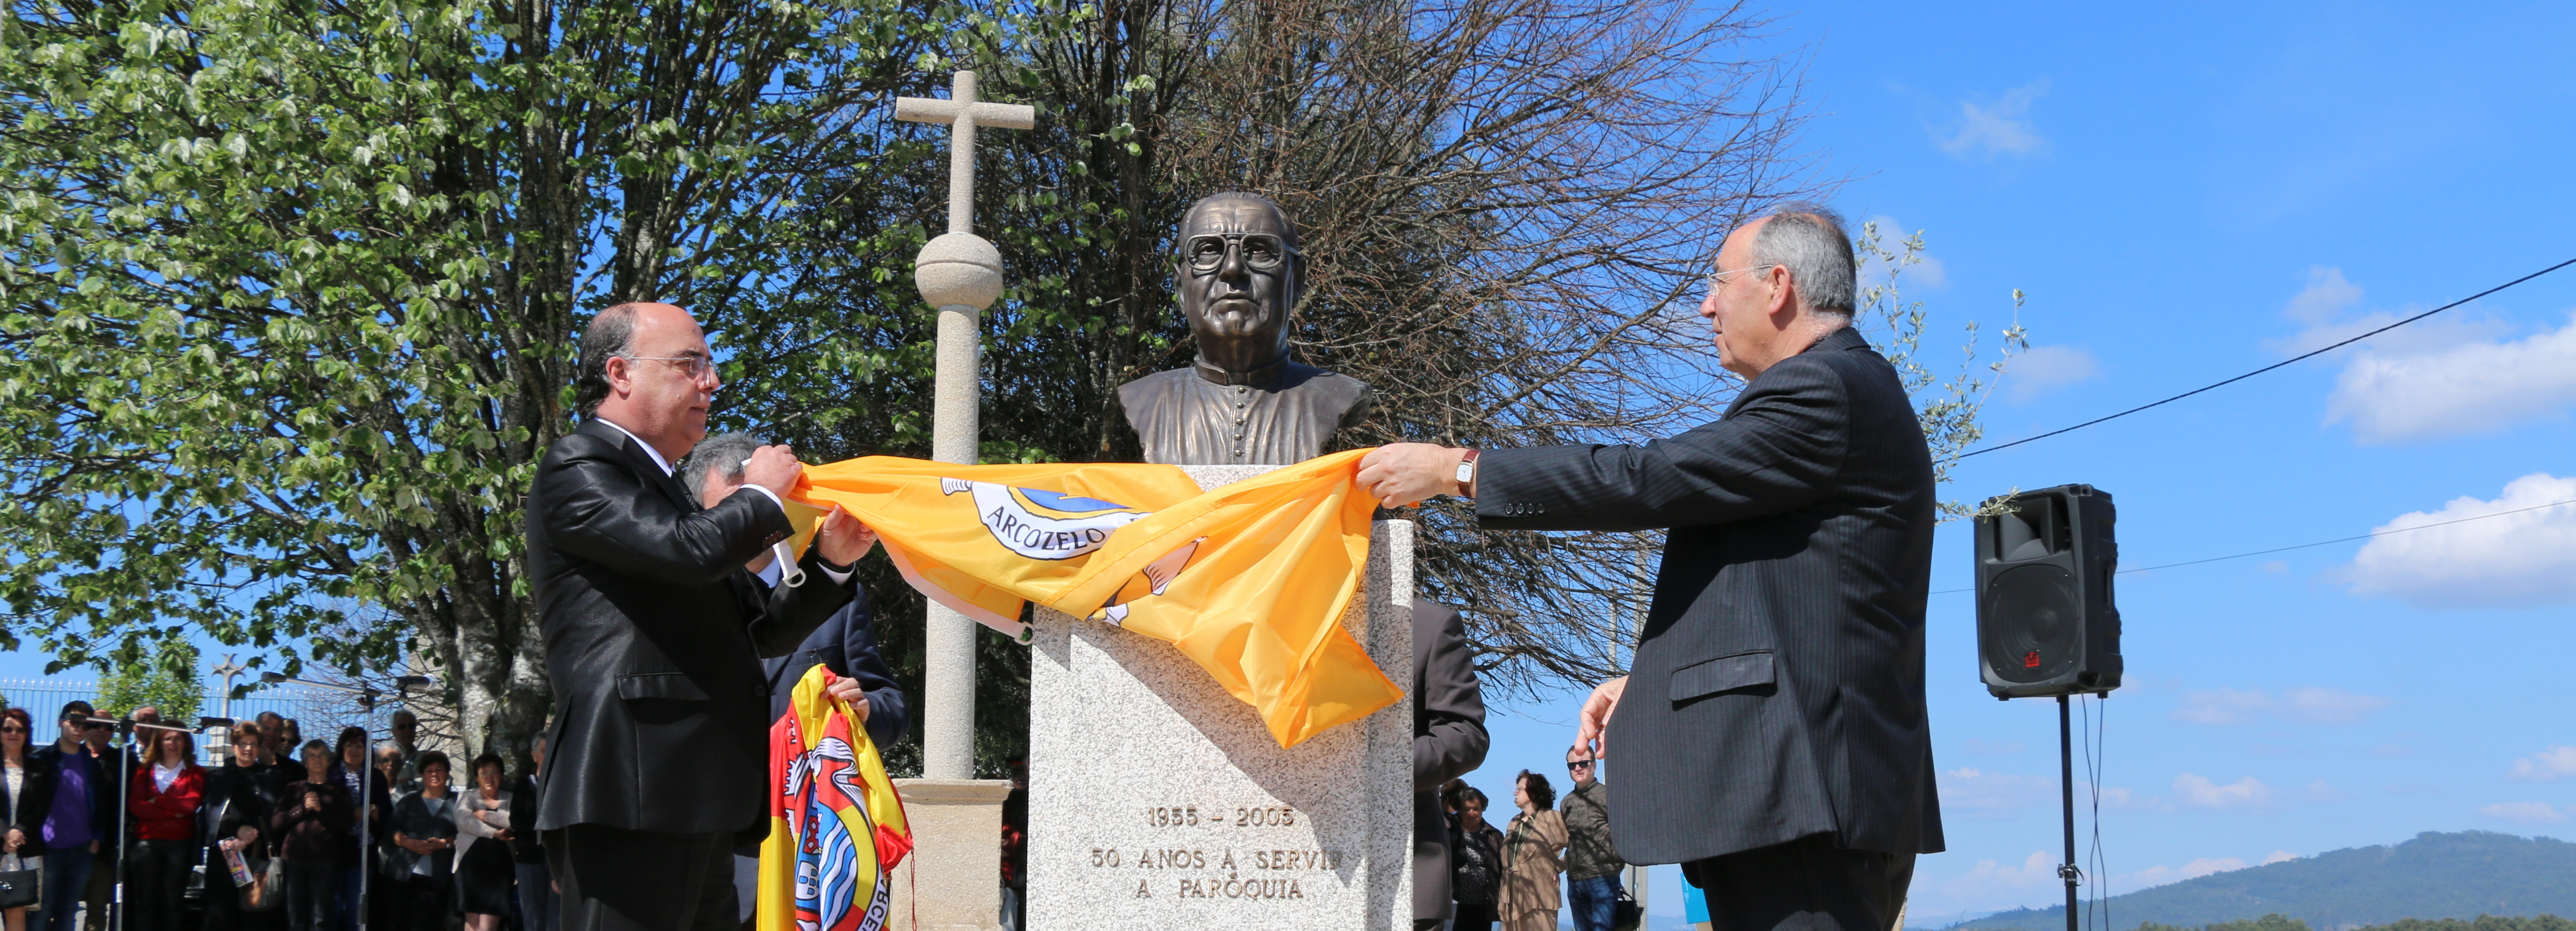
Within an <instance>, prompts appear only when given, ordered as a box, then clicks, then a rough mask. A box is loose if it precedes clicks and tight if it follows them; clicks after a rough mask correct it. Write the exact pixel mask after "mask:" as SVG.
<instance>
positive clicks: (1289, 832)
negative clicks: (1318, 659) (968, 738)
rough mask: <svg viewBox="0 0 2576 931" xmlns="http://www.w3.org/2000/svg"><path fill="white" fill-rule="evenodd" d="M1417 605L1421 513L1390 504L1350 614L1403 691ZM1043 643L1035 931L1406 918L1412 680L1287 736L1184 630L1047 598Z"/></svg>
mask: <svg viewBox="0 0 2576 931" xmlns="http://www.w3.org/2000/svg"><path fill="white" fill-rule="evenodd" d="M1271 468H1272V467H1269V466H1185V467H1183V470H1184V471H1186V472H1188V473H1189V474H1190V477H1191V478H1192V479H1195V480H1196V481H1197V482H1198V483H1199V485H1200V487H1202V488H1215V487H1218V486H1220V485H1224V484H1227V483H1229V482H1234V481H1239V480H1241V479H1245V478H1249V477H1251V476H1254V475H1259V474H1261V473H1263V472H1266V471H1269V470H1270V469H1271ZM1412 604H1413V524H1412V522H1410V521H1379V522H1377V523H1376V525H1375V526H1374V528H1373V529H1372V533H1371V535H1370V542H1369V562H1368V572H1367V579H1366V582H1365V583H1364V585H1363V586H1362V588H1361V590H1360V592H1359V594H1358V596H1357V597H1356V598H1355V599H1354V601H1353V603H1352V605H1351V606H1350V607H1349V608H1348V609H1347V610H1345V611H1344V613H1343V616H1342V623H1343V626H1344V627H1345V628H1347V629H1348V630H1349V631H1350V632H1351V634H1352V636H1354V637H1356V638H1358V640H1359V642H1360V644H1361V645H1362V646H1363V647H1365V648H1367V650H1368V652H1369V655H1370V656H1371V657H1372V658H1374V659H1375V660H1376V662H1377V664H1378V668H1379V669H1381V670H1384V671H1385V672H1386V673H1387V675H1388V676H1389V677H1390V678H1393V679H1394V680H1395V681H1396V682H1397V683H1398V684H1400V685H1405V686H1406V687H1407V688H1408V691H1409V688H1410V683H1411V681H1412V671H1413V625H1412ZM1033 647H1034V649H1035V651H1036V653H1035V655H1034V656H1033V657H1032V659H1031V662H1030V683H1029V705H1030V711H1029V718H1030V722H1029V724H1030V726H1029V731H1030V734H1029V828H1028V847H1029V871H1028V906H1027V907H1028V928H1029V929H1030V931H1114V929H1130V928H1133V929H1148V928H1150V929H1173V928H1178V929H1201V928H1226V929H1230V931H1231V929H1262V928H1277V929H1292V928H1293V929H1299V931H1305V929H1331V931H1344V929H1347V931H1401V929H1407V928H1410V927H1412V896H1413V871H1412V865H1413V863H1412V850H1413V795H1412V792H1413V753H1412V746H1413V711H1412V702H1411V701H1410V700H1409V699H1408V700H1402V701H1398V702H1396V703H1395V704H1394V705H1391V706H1389V707H1387V708H1384V709H1381V710H1379V711H1378V712H1377V713H1376V714H1373V715H1370V716H1369V717H1367V718H1366V719H1363V720H1361V721H1357V722H1353V723H1350V724H1344V725H1342V726H1340V727H1336V728H1333V729H1331V730H1329V731H1326V732H1324V733H1323V734H1321V735H1318V736H1316V737H1315V738H1313V739H1310V740H1308V741H1306V742H1305V743H1303V744H1299V745H1298V746H1296V747H1294V748H1287V749H1282V748H1281V747H1280V746H1279V744H1278V742H1277V741H1276V740H1273V739H1272V738H1271V736H1270V732H1269V731H1268V730H1267V729H1265V728H1264V727H1263V726H1262V723H1261V718H1260V716H1259V715H1257V714H1255V713H1254V712H1253V709H1252V707H1251V706H1250V705H1246V704H1244V703H1243V702H1242V701H1239V700H1237V699H1236V698H1235V697H1234V696H1233V695H1230V694H1227V693H1226V691H1225V690H1224V689H1222V688H1219V687H1218V686H1217V684H1216V682H1215V681H1214V680H1213V679H1211V678H1210V677H1209V676H1208V674H1207V671H1206V670H1204V669H1201V668H1199V666H1198V665H1197V664H1196V663H1193V662H1191V661H1190V660H1189V659H1188V658H1187V657H1184V656H1182V655H1181V653H1180V651H1178V650H1176V649H1174V648H1173V647H1172V646H1171V645H1170V644H1166V643H1163V642H1161V641H1159V640H1154V639H1151V638H1148V637H1144V636H1140V635H1137V634H1133V633H1129V632H1127V631H1125V630H1122V629H1120V628H1118V627H1115V626H1112V625H1110V624H1106V623H1102V622H1099V621H1087V620H1082V619H1080V618H1074V617H1070V616H1067V615H1064V614H1060V613H1056V612H1052V611H1040V612H1038V616H1037V630H1036V640H1035V642H1034V644H1033Z"/></svg>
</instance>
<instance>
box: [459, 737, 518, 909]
mask: <svg viewBox="0 0 2576 931" xmlns="http://www.w3.org/2000/svg"><path fill="white" fill-rule="evenodd" d="M501 771H502V763H501V755H500V754H498V753H488V752H487V753H485V754H483V755H482V756H478V757H475V758H474V787H473V788H470V789H467V790H465V792H464V793H463V794H461V795H459V796H457V799H456V907H458V908H460V909H463V910H464V911H465V931H500V928H501V918H502V916H504V915H508V914H509V913H510V894H511V892H512V891H513V890H512V889H511V885H512V884H513V883H514V882H516V877H515V875H514V874H515V873H516V868H515V867H514V866H512V864H511V862H510V850H509V840H510V839H511V838H513V837H516V836H517V835H515V834H512V833H510V793H509V792H508V791H506V790H504V789H502V788H501Z"/></svg>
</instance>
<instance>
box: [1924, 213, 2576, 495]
mask: <svg viewBox="0 0 2576 931" xmlns="http://www.w3.org/2000/svg"><path fill="white" fill-rule="evenodd" d="M2570 265H2576V259H2568V260H2567V261H2564V262H2560V263H2558V264H2556V265H2552V266H2549V267H2548V268H2544V269H2541V270H2539V271H2536V272H2532V273H2531V274H2528V275H2524V276H2522V277H2520V278H2516V279H2514V280H2512V281H2508V282H2505V283H2503V284H2500V285H2496V286H2495V287H2492V288H2488V289H2486V290H2484V291H2480V292H2478V293H2476V294H2472V295H2469V296H2467V297H2464V298H2461V299H2459V300H2456V301H2452V302H2450V303H2448V304H2444V305H2442V306H2440V307H2436V308H2433V309H2431V310H2428V311H2425V312H2423V313H2420V314H2416V315H2415V316H2412V317H2408V318H2406V319H2404V320H2400V321H2397V322H2396V323H2391V324H2389V325H2387V326H2384V327H2380V328H2379V329H2376V330H2372V331H2370V332H2368V333H2364V334H2361V335H2360V336H2355V337H2353V338H2351V339H2347V340H2344V341H2342V342H2338V343H2335V344H2333V345H2331V346H2327V347H2325V348H2322V349H2317V350H2314V351H2311V352H2306V353H2301V354H2299V355H2297V356H2293V357H2290V358H2288V359H2283V360H2281V361H2279V362H2275V363H2272V364H2270V365H2266V366H2264V367H2262V368H2259V369H2255V370H2253V371H2251V372H2247V373H2245V374H2243V375H2238V376H2236V377H2234V378H2230V379H2228V380H2226V381H2222V382H2217V383H2215V384H2208V385H2202V386H2200V387H2198V388H2194V389H2191V390H2189V391H2185V392H2183V393H2181V394H2177V395H2174V396H2173V397H2170V398H2166V399H2164V400H2162V401H2157V402H2155V403H2153V404H2140V405H2138V406H2136V407H2132V408H2129V409H2128V410H2125V411H2121V412H2119V413H2117V414H2112V415H2110V416H2108V417H2096V418H2093V419H2091V420H2087V421H2085V422H2083V423H2079V424H2076V425H2074V426H2072V427H2065V428H2061V429H2057V430H2050V431H2048V432H2046V433H2042V434H2040V435H2038V436H2031V437H2023V438H2021V439H2018V440H2014V441H2012V442H2010V443H2002V444H1997V445H1994V446H1988V447H1985V448H1983V449H1972V450H1969V451H1967V452H1964V453H1960V454H1959V458H1961V459H1966V458H1968V457H1970V456H1982V455H1985V454H1987V453H1991V452H1994V451H1996V450H2003V449H2011V448H2013V447H2015V446H2019V445H2021V444H2023V443H2029V442H2033V441H2037V440H2045V439H2048V438H2049V437H2052V436H2056V435H2058V434H2060V433H2073V432H2075V431H2077V430H2081V429H2084V428H2086V427H2090V426H2092V425H2094V424H2097V423H2102V422H2105V421H2111V420H2118V419H2120V418H2122V417H2126V416H2129V415H2130V414H2135V413H2137V412H2139V411H2143V410H2147V409H2149V408H2155V407H2163V406H2165V405H2167V404H2171V403H2173V402H2175V401H2180V400H2182V399H2184V398H2188V397H2191V396H2192V395H2195V394H2199V393H2201V392H2203V391H2208V390H2210V389H2213V388H2224V387H2226V386H2228V385H2232V384H2235V383H2237V382H2240V381H2244V380H2246V379H2248V378H2252V377H2254V376H2256V375H2261V374H2263V373H2265V372H2269V371H2271V370H2273V369H2276V368H2280V367H2282V366H2284V365H2288V364H2290V363H2293V362H2298V361H2300V360H2303V359H2311V358H2315V357H2317V356H2320V355H2324V354H2326V353H2329V352H2333V351H2334V350H2337V349H2341V348H2343V347H2345V346H2350V345H2352V344H2354V343H2358V342H2361V341H2362V340H2365V339H2369V338H2371V337H2373V336H2377V335H2379V334H2381V333H2386V332H2388V331H2390V330H2394V329H2397V328H2398V327H2402V326H2405V325H2407V324H2409V323H2413V322H2415V321H2417V320H2422V319H2424V318H2426V317H2430V316H2432V315H2434V314H2438V313H2441V312H2443V311H2445V310H2449V309H2451V308H2453V307H2458V306H2460V305H2462V304H2466V303H2468V302H2470V301H2474V300H2477V299H2478V298H2482V297H2485V296H2487V295H2490V294H2494V293H2496V292H2498V291H2502V290H2504V289H2506V288H2510V287H2513V286H2514V285H2518V284H2521V283H2523V282H2526V281H2530V280H2531V279H2534V278H2538V277H2540V276H2542V275H2546V274H2549V273H2550V272H2554V271H2557V270H2559V269H2562V268H2566V267H2567V266H2570ZM2337 542H2340V541H2337Z"/></svg>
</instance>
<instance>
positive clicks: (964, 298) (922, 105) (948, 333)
mask: <svg viewBox="0 0 2576 931" xmlns="http://www.w3.org/2000/svg"><path fill="white" fill-rule="evenodd" d="M952 87H953V89H952V90H951V91H950V99H947V100H938V99H935V98H928V97H902V98H898V99H896V100H895V102H894V118H895V119H898V120H903V121H905V122H911V123H946V124H948V127H949V131H948V233H947V234H946V235H943V236H940V237H938V238H936V239H933V240H931V241H930V242H929V244H927V245H924V246H922V247H921V254H920V255H919V256H918V257H915V258H914V259H913V263H912V271H913V283H914V284H916V285H918V286H920V288H921V296H922V298H923V299H924V300H927V301H929V302H930V306H932V307H936V308H939V349H938V355H937V359H938V365H937V369H936V373H935V374H934V375H933V376H932V381H931V384H932V389H931V402H930V458H932V459H935V460H938V461H940V462H955V463H964V464H970V465H971V464H973V463H974V462H975V456H976V445H977V442H978V440H979V439H980V433H981V432H982V431H981V425H980V424H979V423H978V422H977V417H976V411H975V407H976V403H977V401H978V395H979V394H980V390H979V387H980V386H979V385H978V384H977V368H978V366H977V364H976V355H977V352H978V347H977V345H976V344H977V342H978V341H979V334H978V333H977V327H976V321H977V319H978V317H980V316H981V315H982V314H983V312H984V308H986V307H990V306H992V305H993V301H994V299H996V298H999V297H1001V296H1002V252H1001V250H999V249H995V248H993V244H992V243H989V242H986V241H984V239H983V237H980V236H977V235H975V128H976V127H978V126H995V127H1000V128H1004V129H1029V128H1031V127H1034V126H1036V125H1037V110H1036V108H1033V107H1029V106H1025V105H1021V106H1014V105H1010V104H999V103H984V102H980V101H978V100H976V99H975V72H972V71H960V72H957V78H956V83H955V84H954V85H952ZM925 621H926V625H925V629H924V630H923V638H922V639H923V641H924V643H923V644H922V646H923V648H924V649H923V656H922V689H921V690H922V692H923V695H922V699H923V701H922V706H923V707H922V711H923V714H922V728H921V774H922V775H923V776H925V777H927V778H931V779H973V778H975V622H974V621H973V620H971V619H969V618H967V617H966V616H965V615H963V614H959V613H957V612H956V611H955V610H953V609H951V608H949V607H947V606H945V605H942V604H940V603H938V602H936V601H934V602H931V603H930V615H929V617H928V618H926V619H925Z"/></svg>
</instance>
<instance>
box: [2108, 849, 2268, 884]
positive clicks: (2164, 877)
mask: <svg viewBox="0 0 2576 931" xmlns="http://www.w3.org/2000/svg"><path fill="white" fill-rule="evenodd" d="M2244 868H2245V861H2243V860H2240V859H2237V858H2235V857H2202V858H2200V859H2197V860H2193V861H2191V862H2189V863H2185V864H2183V865H2182V866H2180V867H2171V866H2150V867H2147V868H2146V869H2143V870H2139V871H2137V872H2135V873H2131V874H2129V875H2127V876H2122V877H2120V878H2119V879H2118V880H2117V881H2115V883H2114V885H2116V886H2117V887H2118V888H2119V891H2121V892H2130V891H2135V890H2138V889H2144V888H2146V887H2149V886H2161V885H2164V884H2166V883H2178V882H2181V881H2183V880H2186V879H2199V878H2200V877H2203V876H2207V875H2209V874H2211V873H2224V872H2227V871H2229V870H2241V869H2244Z"/></svg>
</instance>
